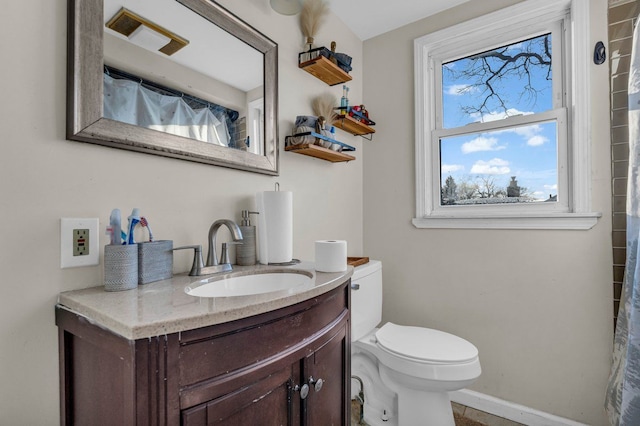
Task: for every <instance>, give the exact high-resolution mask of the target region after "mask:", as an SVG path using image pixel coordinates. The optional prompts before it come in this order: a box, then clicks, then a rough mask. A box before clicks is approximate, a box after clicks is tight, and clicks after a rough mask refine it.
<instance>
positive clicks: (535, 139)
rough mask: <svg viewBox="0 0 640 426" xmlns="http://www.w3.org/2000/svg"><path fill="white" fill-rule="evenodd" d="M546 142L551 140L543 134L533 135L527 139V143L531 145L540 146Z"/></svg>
mask: <svg viewBox="0 0 640 426" xmlns="http://www.w3.org/2000/svg"><path fill="white" fill-rule="evenodd" d="M545 142H549V138H547V137H546V136H542V135H536V136H532V137H530V138H529V139H528V140H527V145H529V146H540V145H542V144H544V143H545Z"/></svg>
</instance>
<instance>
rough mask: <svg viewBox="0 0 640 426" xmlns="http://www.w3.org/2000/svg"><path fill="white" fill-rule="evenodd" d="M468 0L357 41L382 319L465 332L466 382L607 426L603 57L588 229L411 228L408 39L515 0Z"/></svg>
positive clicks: (601, 11)
mask: <svg viewBox="0 0 640 426" xmlns="http://www.w3.org/2000/svg"><path fill="white" fill-rule="evenodd" d="M516 2H517V1H515V0H485V1H472V2H469V3H466V4H464V5H462V6H460V7H457V8H454V9H452V10H450V11H447V12H444V13H441V14H439V15H436V16H433V17H431V18H427V19H424V20H420V21H417V22H415V23H413V24H410V25H408V26H405V27H403V28H401V29H398V30H396V31H392V32H389V33H387V34H384V35H381V36H379V37H376V38H373V39H370V40H367V41H366V42H365V43H364V57H365V67H364V68H365V70H366V71H365V74H364V91H365V104H366V106H367V108H368V109H369V111H370V112H371V114H372V117H373V118H374V120H376V122H377V128H378V133H376V135H375V138H374V140H373V141H372V142H371V143H367V145H366V147H365V154H366V155H365V164H364V182H365V185H364V224H365V228H364V247H365V252H366V253H367V255H368V256H370V257H372V258H376V259H381V260H382V262H383V271H384V302H383V317H384V320H386V321H393V322H396V323H400V324H412V325H419V326H426V327H433V328H437V329H441V330H444V331H448V332H452V333H454V334H457V335H459V336H461V337H464V338H465V339H468V340H469V341H471V342H473V343H474V344H475V345H476V346H477V347H478V349H479V351H480V360H481V363H482V369H483V373H482V376H481V377H480V379H479V380H478V381H477V382H476V383H475V384H474V385H473V386H472V389H473V390H476V391H478V392H482V393H485V394H488V395H492V396H495V397H498V398H501V399H504V400H507V401H511V402H515V403H518V404H522V405H525V406H529V407H532V408H535V409H538V410H542V411H546V412H549V413H552V414H555V415H559V416H563V417H568V418H571V419H574V420H578V421H582V422H586V423H588V424H593V425H602V424H606V420H605V418H604V414H603V409H602V406H603V396H604V389H605V385H606V381H607V377H608V373H609V363H610V351H611V341H612V331H613V330H612V325H611V295H612V292H611V263H612V255H611V186H610V185H611V180H610V173H611V168H610V151H609V150H610V142H609V139H610V138H609V103H608V99H609V84H608V71H609V70H608V67H607V66H606V65H602V66H595V65H593V64H592V63H589V64H584V66H589V67H591V73H592V82H591V99H592V105H591V106H592V114H593V119H592V122H591V124H590V126H591V128H590V130H591V138H592V157H593V160H592V178H591V187H592V191H593V192H592V194H593V210H594V211H599V212H602V213H603V217H602V218H601V219H600V220H599V222H598V224H597V225H596V226H595V227H594V228H593V229H591V230H588V231H514V230H446V229H445V230H437V229H416V228H414V227H413V226H412V224H411V219H412V218H413V217H414V214H415V182H414V169H415V167H414V106H413V105H414V104H413V102H414V96H413V91H414V87H413V86H414V85H413V78H414V73H413V40H414V39H415V38H417V37H420V36H422V35H424V34H427V33H431V32H433V31H435V30H438V29H441V28H444V27H447V26H449V25H453V24H457V23H459V22H463V21H466V20H468V19H472V18H474V17H477V16H481V15H483V14H485V13H488V12H491V11H494V10H497V9H500V8H502V7H505V6H508V5H511V4H514V3H516ZM590 5H591V13H590V16H591V43H590V45H591V46H593V45H595V43H596V42H597V41H598V40H603V41H605V43H606V41H607V21H606V16H607V2H606V1H604V0H591V1H590Z"/></svg>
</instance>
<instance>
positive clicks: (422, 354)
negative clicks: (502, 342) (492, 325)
mask: <svg viewBox="0 0 640 426" xmlns="http://www.w3.org/2000/svg"><path fill="white" fill-rule="evenodd" d="M376 339H377V340H378V345H379V346H380V347H382V348H383V349H385V350H387V351H389V352H393V353H394V354H397V355H400V356H403V357H408V358H412V359H414V360H417V361H423V362H437V363H461V362H467V361H472V360H473V359H475V358H476V357H477V356H478V349H477V348H476V347H475V346H473V345H472V344H471V343H469V342H467V341H466V340H464V339H463V338H461V337H458V336H454V335H453V334H449V333H445V332H444V331H439V330H432V329H430V328H422V327H410V326H403V325H396V324H393V323H390V322H388V323H386V324H385V325H383V326H382V327H381V328H380V329H379V330H378V331H377V332H376Z"/></svg>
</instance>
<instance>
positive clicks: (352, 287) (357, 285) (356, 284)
mask: <svg viewBox="0 0 640 426" xmlns="http://www.w3.org/2000/svg"><path fill="white" fill-rule="evenodd" d="M351 290H360V284H358V283H351Z"/></svg>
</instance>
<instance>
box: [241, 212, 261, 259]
mask: <svg viewBox="0 0 640 426" xmlns="http://www.w3.org/2000/svg"><path fill="white" fill-rule="evenodd" d="M252 214H258V212H250V211H249V210H242V222H240V231H241V232H242V244H239V245H237V246H236V263H237V264H238V265H242V266H250V265H255V264H256V262H257V257H256V227H255V226H252V225H251V220H250V216H249V215H252Z"/></svg>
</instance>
